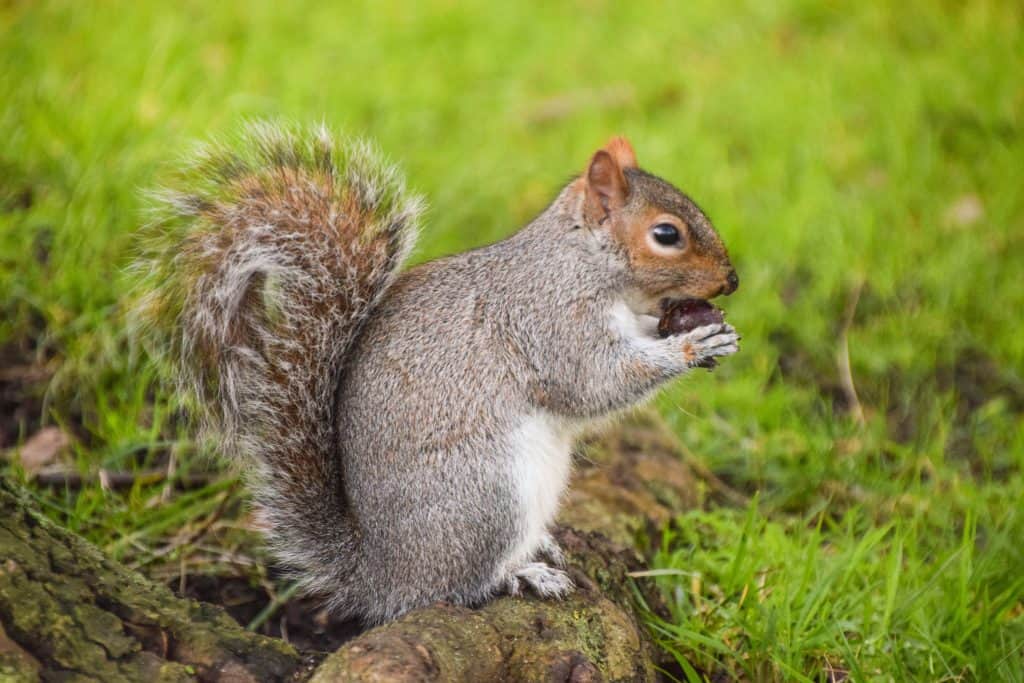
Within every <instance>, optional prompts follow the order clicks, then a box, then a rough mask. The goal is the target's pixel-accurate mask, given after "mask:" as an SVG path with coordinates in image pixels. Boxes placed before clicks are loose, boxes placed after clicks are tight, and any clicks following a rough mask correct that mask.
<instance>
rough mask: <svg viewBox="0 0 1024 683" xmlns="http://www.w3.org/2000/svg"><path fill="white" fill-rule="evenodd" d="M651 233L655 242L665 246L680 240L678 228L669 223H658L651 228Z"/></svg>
mask: <svg viewBox="0 0 1024 683" xmlns="http://www.w3.org/2000/svg"><path fill="white" fill-rule="evenodd" d="M651 235H653V236H654V241H655V242H657V243H658V244H663V245H665V246H666V247H671V246H675V245H678V244H680V243H681V242H682V236H681V235H680V234H679V228H677V227H676V226H674V225H672V224H671V223H658V224H657V225H655V226H654V227H653V228H651Z"/></svg>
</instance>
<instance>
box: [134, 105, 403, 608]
mask: <svg viewBox="0 0 1024 683" xmlns="http://www.w3.org/2000/svg"><path fill="white" fill-rule="evenodd" d="M157 198H158V200H159V203H160V207H158V220H157V221H156V222H155V223H154V225H153V226H152V227H151V229H150V233H151V237H150V242H149V244H148V251H147V255H146V257H145V258H144V259H143V260H141V261H140V267H141V270H142V273H143V277H144V279H145V283H144V291H146V292H147V295H146V297H145V298H144V299H143V301H142V303H141V307H140V308H141V313H142V318H143V320H145V321H147V322H148V324H149V325H150V327H151V328H152V329H153V331H154V332H155V335H154V338H155V339H157V340H158V341H159V342H160V345H159V346H157V348H159V349H162V350H163V351H164V352H165V353H166V355H167V361H169V362H168V363H167V364H166V365H167V366H168V367H170V368H171V369H172V371H173V376H174V379H175V380H176V382H177V385H178V388H179V390H180V391H181V394H182V395H183V396H185V397H187V399H188V400H190V402H191V406H190V407H191V408H192V412H193V414H195V415H197V416H198V417H199V420H200V425H201V427H202V428H203V431H204V433H206V434H207V435H209V436H212V437H214V438H215V439H216V443H217V446H218V448H219V449H220V450H221V452H222V453H224V454H225V455H227V456H229V457H231V458H233V459H235V460H237V461H239V465H240V468H241V470H242V471H243V472H244V473H245V474H246V475H247V476H248V477H249V479H250V481H251V484H252V487H253V490H254V495H253V501H254V504H255V506H256V508H257V511H258V513H259V515H260V517H261V519H262V522H263V523H264V524H265V525H267V526H268V527H269V529H268V531H269V533H268V538H269V539H271V543H272V545H273V546H274V549H275V550H276V551H277V554H278V556H279V557H281V558H282V559H283V560H284V561H285V562H286V563H287V564H288V565H289V566H290V567H291V568H293V569H294V570H296V573H297V574H298V575H299V576H300V577H302V578H303V579H304V580H305V581H306V583H307V585H308V587H309V588H310V589H311V590H314V591H319V592H324V593H326V594H328V595H330V598H331V601H332V602H333V603H334V605H335V606H336V607H338V608H340V609H342V610H346V609H352V605H349V604H346V603H347V602H349V601H351V599H352V598H351V596H347V595H346V592H345V591H344V590H341V586H342V585H344V584H345V583H346V575H347V573H349V572H350V571H351V570H352V567H353V562H354V558H355V557H356V553H357V546H358V536H359V530H358V528H357V527H356V526H355V525H354V524H353V523H352V520H351V519H350V516H349V515H348V514H347V509H348V502H347V501H346V500H345V499H344V493H343V490H342V487H341V472H340V468H339V463H338V458H337V453H336V451H337V446H336V438H335V433H334V432H335V430H334V410H333V409H334V399H335V390H336V386H337V381H338V377H339V375H340V373H341V372H342V371H343V363H344V360H345V358H346V355H347V354H348V352H349V350H350V348H351V347H352V345H353V343H354V341H355V339H356V338H357V336H358V334H359V332H360V330H361V329H362V327H363V325H364V324H365V322H366V320H367V318H368V316H369V315H370V313H371V311H372V310H373V309H374V307H375V306H376V305H377V304H378V302H379V301H380V299H381V298H382V297H383V296H384V294H385V292H386V291H387V289H388V287H389V286H390V285H391V283H392V282H393V281H394V278H395V276H396V275H397V273H398V271H399V270H400V268H401V267H402V264H403V262H404V260H405V258H406V256H407V255H408V253H409V251H410V249H411V248H412V246H413V243H414V240H415V234H416V226H417V220H418V216H419V213H420V211H421V201H420V199H419V198H418V197H416V196H414V195H411V194H410V193H409V192H407V191H406V189H405V186H404V183H403V181H402V179H401V178H400V177H399V176H398V174H397V173H396V171H395V169H394V167H392V166H390V165H389V164H387V163H386V162H384V161H383V160H382V159H381V157H380V156H379V154H378V153H377V152H376V151H375V149H374V148H373V147H371V146H370V145H368V144H367V143H365V142H362V141H358V140H341V141H339V140H337V139H335V138H334V137H332V135H331V134H330V133H329V132H328V131H327V130H325V129H324V128H322V127H321V128H317V129H298V128H284V127H277V126H273V125H268V124H254V125H251V126H249V127H248V128H246V129H245V131H244V132H243V133H242V134H241V135H240V136H238V138H237V139H234V140H231V141H228V142H223V143H218V144H213V145H209V146H207V147H205V148H203V149H201V150H200V151H199V152H198V153H197V154H195V155H194V157H193V158H192V159H190V160H189V161H188V163H187V164H186V165H185V167H184V168H183V169H182V171H181V172H180V173H179V175H178V178H177V181H176V183H175V184H174V186H173V187H172V188H171V189H168V190H165V191H163V192H160V193H159V194H158V195H157Z"/></svg>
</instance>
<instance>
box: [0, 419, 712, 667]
mask: <svg viewBox="0 0 1024 683" xmlns="http://www.w3.org/2000/svg"><path fill="white" fill-rule="evenodd" d="M584 452H585V454H586V457H587V460H586V461H584V462H583V463H582V465H581V467H580V468H579V470H578V471H577V474H576V476H575V478H574V483H573V486H572V489H571V491H570V493H569V494H568V496H567V500H566V503H565V506H564V510H563V514H562V516H561V519H560V522H561V526H560V528H559V530H558V532H557V534H556V535H557V537H558V538H559V540H560V542H561V543H562V546H563V549H564V550H565V551H566V554H567V556H568V559H569V571H570V573H571V574H572V576H573V578H574V579H575V581H576V583H577V586H578V588H577V591H576V592H575V593H574V594H573V595H572V596H571V597H570V598H568V599H567V600H565V601H562V602H552V601H542V600H538V599H535V598H531V597H517V598H510V597H505V598H500V599H497V600H495V601H493V602H491V603H489V604H487V605H484V606H483V607H481V608H479V609H466V608H458V607H452V606H446V605H437V606H434V607H430V608H427V609H422V610H418V611H416V612H414V613H411V614H409V615H407V616H405V617H404V618H402V619H399V620H398V621H396V622H393V623H391V624H387V625H384V626H381V627H378V628H376V629H373V630H371V631H368V632H366V633H363V634H362V635H360V636H358V637H356V638H355V639H353V640H352V641H350V642H348V643H347V644H345V645H344V646H343V647H342V648H341V649H339V650H338V651H337V652H335V653H334V654H332V655H329V656H328V657H327V658H326V659H325V660H324V661H323V662H322V663H321V664H320V665H319V667H317V668H316V670H315V672H313V674H312V680H314V681H317V682H323V681H348V680H351V681H355V680H359V681H396V680H397V681H422V680H466V681H491V680H555V681H597V680H608V681H633V680H637V681H643V680H652V679H654V678H655V677H656V674H657V670H656V665H657V650H656V649H655V648H654V646H653V644H652V643H651V641H650V639H649V637H648V635H647V632H646V630H645V628H644V626H643V623H642V615H641V613H640V610H639V608H638V607H637V605H638V598H640V599H642V600H643V601H644V602H645V603H646V604H647V605H648V606H649V607H651V608H654V609H658V601H657V597H656V594H655V593H654V591H652V590H650V586H649V585H648V584H647V583H646V581H645V580H644V579H640V580H637V581H636V582H634V580H633V579H630V578H629V577H628V573H629V572H630V571H632V570H635V569H638V568H642V564H643V560H642V558H641V556H640V555H639V554H638V553H637V552H636V550H635V548H636V547H646V546H647V545H649V544H648V542H647V539H652V538H656V537H657V535H656V534H657V530H658V529H659V528H660V526H661V525H662V524H663V523H664V522H665V521H667V520H668V519H669V518H670V517H671V516H672V515H673V514H674V513H676V512H678V511H680V510H682V509H685V508H686V507H689V506H692V505H693V504H694V503H695V501H694V496H695V491H696V486H695V482H694V479H693V477H692V475H691V474H690V471H689V470H688V468H687V467H686V466H685V465H684V464H683V461H682V460H681V458H680V456H679V454H678V452H677V451H676V448H675V447H674V445H673V442H672V439H671V438H670V437H668V436H666V434H665V433H664V431H663V429H662V428H661V427H660V423H659V422H658V421H657V419H656V418H651V417H650V416H641V417H637V418H633V419H631V420H630V421H628V422H627V423H626V424H625V425H623V426H622V427H621V428H618V429H616V430H614V431H613V432H611V433H610V434H608V435H606V436H605V437H603V438H601V439H600V440H597V441H593V442H591V443H590V444H588V446H587V447H586V448H585V449H584ZM313 661H314V660H313V659H310V658H303V656H302V655H300V653H298V652H296V651H295V650H294V649H293V648H292V647H291V646H290V645H288V644H286V643H284V642H282V641H279V640H274V639H270V638H266V637H263V636H259V635H256V634H253V633H249V632H247V631H245V630H244V629H243V628H241V627H240V626H239V625H238V624H236V623H235V622H234V621H233V620H231V619H230V618H229V617H228V616H227V615H226V614H225V613H224V612H223V611H222V610H221V609H220V608H218V607H214V606H211V605H206V604H202V603H198V602H195V601H191V600H182V599H179V598H177V597H175V596H174V595H173V594H172V593H171V592H170V591H169V590H168V589H166V588H165V587H163V586H161V585H158V584H155V583H153V582H151V581H149V580H147V579H145V578H144V577H142V576H141V575H139V574H137V573H135V572H132V571H129V570H127V569H126V568H124V567H122V566H120V565H119V564H117V563H116V562H114V561H112V560H110V559H108V558H106V557H104V556H103V554H102V553H101V552H100V551H99V550H98V549H96V548H95V547H93V546H91V545H90V544H89V543H87V542H86V541H84V540H82V539H81V538H79V537H77V536H75V535H74V534H72V533H70V532H68V531H66V530H64V529H62V528H60V527H58V526H57V525H55V524H53V523H51V522H49V521H48V520H46V519H45V518H44V517H43V516H42V515H41V514H40V513H39V512H38V510H37V509H36V507H35V505H34V504H33V503H32V502H31V501H30V500H29V499H28V497H27V496H26V495H25V494H24V493H23V492H19V491H18V490H16V489H15V487H13V486H12V485H11V484H10V483H9V482H7V481H5V480H3V479H0V680H3V681H6V680H8V679H10V680H16V681H17V680H25V681H32V680H38V679H42V680H69V681H78V680H82V681H84V680H102V681H117V680H147V681H148V680H152V681H164V680H167V681H178V680H182V681H185V680H209V681H253V680H256V681H287V680H296V681H297V680H303V679H305V678H308V677H309V675H310V672H311V670H312V669H313V663H312V662H313Z"/></svg>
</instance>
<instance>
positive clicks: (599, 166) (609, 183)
mask: <svg viewBox="0 0 1024 683" xmlns="http://www.w3.org/2000/svg"><path fill="white" fill-rule="evenodd" d="M585 187H586V193H587V196H586V202H585V205H584V208H585V211H586V213H587V215H588V216H589V217H590V218H592V219H593V220H595V221H597V222H598V223H601V222H603V221H604V219H605V218H607V217H608V214H609V213H610V212H611V211H614V210H616V209H621V208H622V207H623V206H625V204H626V195H627V194H628V187H627V185H626V176H625V175H623V173H622V168H621V167H620V166H619V162H618V161H617V160H616V158H615V157H614V156H612V154H611V153H610V152H609V151H608V150H607V149H599V150H597V151H596V152H595V153H594V156H593V157H592V158H591V159H590V166H588V167H587V175H586V185H585Z"/></svg>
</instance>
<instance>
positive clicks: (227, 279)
mask: <svg viewBox="0 0 1024 683" xmlns="http://www.w3.org/2000/svg"><path fill="white" fill-rule="evenodd" d="M158 198H159V201H158V202H157V204H158V208H160V213H159V215H158V219H157V220H156V221H155V222H154V223H152V224H151V226H150V227H151V228H153V231H152V234H153V236H154V239H155V242H154V243H153V244H151V245H150V247H149V250H148V253H147V254H146V255H145V256H144V257H143V259H142V261H141V263H142V264H143V271H144V274H145V276H144V279H145V280H146V283H145V289H144V291H145V292H146V294H145V296H144V298H143V300H142V303H141V307H142V310H143V313H144V314H145V316H146V318H148V320H149V321H150V325H151V326H153V327H154V328H155V329H157V330H163V331H164V337H163V338H164V339H165V340H167V343H166V346H165V347H164V351H165V353H166V356H167V359H168V361H169V362H168V363H165V365H168V366H171V367H173V371H174V373H175V379H176V381H177V385H176V386H177V388H178V389H179V390H180V392H181V395H183V396H188V397H190V399H189V405H190V406H191V407H192V409H193V410H194V411H196V412H197V413H198V416H199V418H200V425H199V426H200V432H201V434H205V435H207V436H212V437H214V438H215V443H216V447H217V449H218V450H219V451H220V452H222V453H223V454H226V455H227V456H229V457H230V458H231V459H234V460H235V461H236V462H238V463H239V466H240V468H241V470H242V471H243V473H244V474H245V475H246V478H247V480H248V482H249V484H250V490H251V492H252V504H253V506H254V508H255V513H256V515H257V516H258V519H259V520H260V526H261V527H262V528H263V529H264V530H265V535H266V538H267V540H268V544H269V545H270V547H271V550H272V551H273V552H274V553H275V554H276V556H277V558H278V559H279V560H280V561H281V562H282V563H283V565H284V566H285V567H287V568H288V569H289V570H290V571H291V572H293V575H294V576H296V577H298V578H299V579H300V580H301V582H302V585H303V587H304V588H305V590H306V591H308V592H310V593H314V594H317V595H319V596H324V601H325V603H326V605H327V606H328V607H329V608H330V609H332V610H333V611H334V612H335V613H337V614H340V615H342V616H347V617H355V618H360V619H362V620H363V621H364V623H368V624H376V623H381V622H384V621H388V620H391V619H394V618H396V617H397V616H399V615H401V614H403V613H405V612H407V611H409V610H411V609H414V608H417V607H420V606H424V605H428V604H433V603H437V602H445V603H449V604H457V605H468V606H473V605H478V604H481V603H482V602H484V601H486V600H487V599H489V598H491V597H493V596H495V595H498V594H502V593H508V594H518V593H520V592H521V591H522V590H524V589H530V590H531V591H532V592H533V593H535V594H537V595H539V596H541V597H545V598H561V597H563V596H565V595H566V594H568V593H569V592H571V591H572V590H573V582H572V580H571V579H570V577H569V575H568V574H567V573H566V571H565V569H564V558H563V554H562V551H561V549H560V548H559V546H558V544H557V542H556V541H555V540H554V538H553V537H552V535H551V533H550V531H549V529H550V527H551V525H552V524H553V521H554V519H555V516H556V513H557V511H558V506H559V498H560V496H561V495H562V493H563V491H564V489H565V488H566V485H567V482H568V479H569V475H570V469H571V459H572V458H571V453H572V448H573V441H574V438H575V437H576V436H577V435H578V434H579V433H580V431H581V430H582V429H584V428H585V427H587V426H588V425H593V424H594V423H595V422H596V421H601V420H602V419H603V418H607V417H608V416H610V415H613V414H615V413H618V412H621V411H623V410H624V409H626V408H629V407H631V406H634V405H636V404H638V403H640V402H642V401H643V400H645V399H646V398H647V397H649V396H651V395H652V394H653V392H654V391H655V390H656V389H657V388H658V387H659V386H660V385H662V384H663V383H665V382H666V381H668V380H670V379H672V378H675V377H677V376H679V375H681V374H683V373H685V372H686V371H687V370H688V369H690V368H694V367H698V366H700V365H701V364H702V363H706V362H708V361H709V360H710V359H713V358H715V357H719V356H727V355H730V354H733V353H735V352H736V351H737V350H738V342H739V336H738V335H737V334H736V331H735V330H734V329H733V328H732V326H730V325H729V324H726V323H724V322H723V323H720V324H712V325H704V326H702V327H698V328H697V329H694V330H692V331H690V332H687V333H683V334H677V335H673V336H668V337H665V338H660V337H659V336H658V334H657V331H656V328H657V323H658V316H659V305H660V302H661V301H662V300H663V299H666V298H672V297H677V298H678V297H691V298H699V299H710V298H713V297H715V296H717V295H720V294H730V293H732V292H733V291H734V290H735V289H736V288H737V286H738V278H737V275H736V271H735V270H734V268H733V266H732V264H731V262H730V260H729V256H728V252H727V250H726V247H725V245H724V244H723V242H722V240H721V239H720V237H719V236H718V234H717V232H716V231H715V229H714V227H713V226H712V224H711V222H710V221H709V219H708V218H707V216H706V215H705V214H704V213H703V212H702V211H701V209H700V208H698V206H697V205H696V204H695V203H694V202H693V201H692V200H691V199H690V198H689V197H687V196H686V195H685V194H683V193H682V192H681V191H679V190H678V189H676V188H675V187H674V186H673V185H671V184H669V183H668V182H666V181H664V180H662V179H660V178H658V177H656V176H654V175H652V174H650V173H647V172H646V171H643V170H641V169H640V168H639V166H638V165H637V161H636V155H635V153H634V151H633V148H632V147H631V146H630V144H629V142H628V141H626V140H625V139H624V138H621V137H617V138H613V139H612V140H611V141H610V142H609V143H608V144H607V145H606V146H605V147H603V148H601V149H598V150H597V151H596V152H595V153H594V154H593V155H592V157H591V158H590V160H589V163H588V164H587V166H586V168H585V170H584V172H583V173H582V174H581V175H579V176H578V177H575V178H573V179H572V180H571V181H570V182H569V183H568V184H567V185H566V186H565V187H564V188H563V189H562V190H561V191H560V192H559V193H558V195H557V197H556V198H555V199H554V201H553V202H552V203H551V204H550V205H549V206H548V207H547V208H546V209H544V210H543V212H542V213H541V214H540V215H539V216H537V217H536V218H535V219H534V220H533V221H532V222H530V223H529V224H528V225H526V226H525V227H523V228H522V229H520V230H519V231H518V232H516V233H514V234H512V235H511V236H510V237H508V238H506V239H504V240H501V241H498V242H496V243H494V244H491V245H489V246H485V247H481V248H477V249H473V250H471V251H467V252H465V253H460V254H456V255H453V256H448V257H445V258H440V259H437V260H434V261H430V262H427V263H423V264H420V265H417V266H415V267H412V268H408V269H403V265H404V263H405V261H406V259H407V257H408V256H409V254H410V251H411V250H412V248H413V246H414V241H415V237H416V234H417V230H418V224H419V218H420V215H421V213H422V211H423V207H424V203H423V201H422V200H421V199H420V197H419V196H417V195H415V194H414V193H412V192H410V191H409V190H407V189H406V185H405V182H404V180H403V179H402V178H401V176H400V175H399V173H398V172H397V171H396V169H395V167H394V166H392V165H390V164H389V163H388V162H386V161H385V160H384V159H383V158H382V157H381V155H380V153H379V152H378V151H377V150H376V148H375V147H374V146H372V145H370V144H369V143H366V142H364V141H360V140H355V139H350V138H347V137H336V136H334V135H332V134H331V133H330V132H329V131H328V130H326V129H325V128H324V127H323V126H320V127H313V128H304V127H288V126H277V125H274V124H269V123H256V124H251V125H249V126H248V127H246V128H245V129H244V131H243V132H241V133H240V134H239V135H237V136H236V137H235V138H234V140H233V141H229V142H220V143H211V144H209V145H208V146H206V147H205V148H203V149H202V151H201V152H200V153H199V154H197V155H196V156H195V158H193V159H192V160H191V162H190V163H188V164H187V165H186V166H185V168H184V169H183V171H182V172H181V173H179V175H178V176H177V180H176V182H175V184H174V185H173V186H172V189H170V190H164V191H161V192H160V193H159V194H158Z"/></svg>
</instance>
